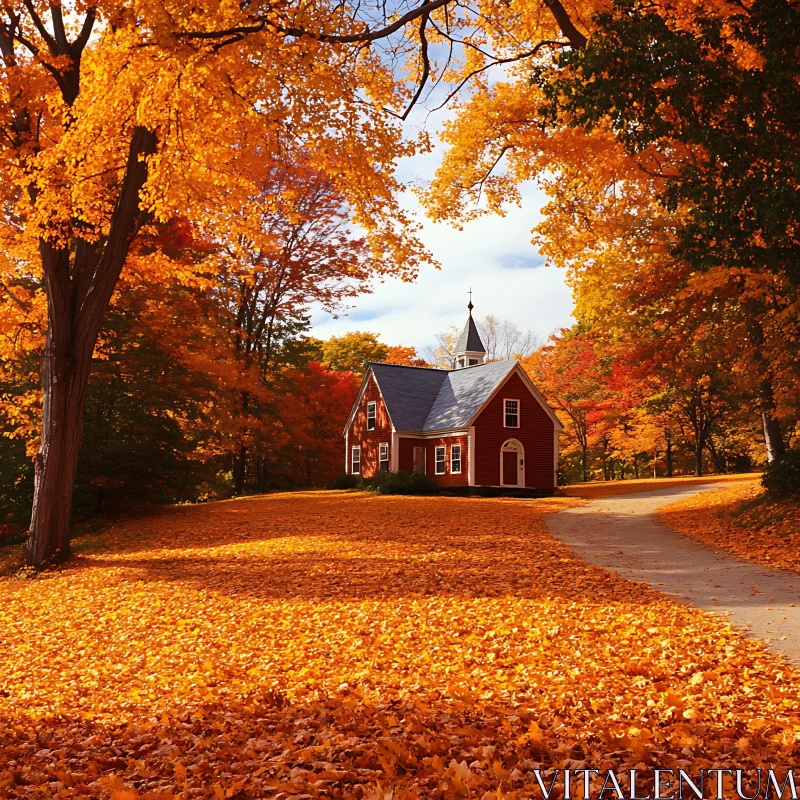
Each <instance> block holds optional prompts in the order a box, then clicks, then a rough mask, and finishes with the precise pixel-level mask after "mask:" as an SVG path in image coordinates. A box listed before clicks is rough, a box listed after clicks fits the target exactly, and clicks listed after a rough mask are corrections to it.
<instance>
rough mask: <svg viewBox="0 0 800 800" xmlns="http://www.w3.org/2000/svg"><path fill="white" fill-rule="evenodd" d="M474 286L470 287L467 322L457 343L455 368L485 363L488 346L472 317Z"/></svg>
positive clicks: (454, 359) (454, 360)
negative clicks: (484, 342) (485, 345)
mask: <svg viewBox="0 0 800 800" xmlns="http://www.w3.org/2000/svg"><path fill="white" fill-rule="evenodd" d="M473 308H475V306H474V305H472V287H470V289H469V303H468V304H467V311H468V313H469V316H468V317H467V324H466V325H465V326H464V330H463V331H461V336H459V337H458V343H457V344H456V351H455V354H454V358H453V369H462V368H463V367H474V366H475V365H477V364H483V362H484V361H485V360H486V348H485V347H484V346H483V342H482V341H481V335H480V334H479V333H478V326H477V325H476V324H475V320H474V319H472V309H473Z"/></svg>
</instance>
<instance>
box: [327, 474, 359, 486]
mask: <svg viewBox="0 0 800 800" xmlns="http://www.w3.org/2000/svg"><path fill="white" fill-rule="evenodd" d="M358 482H359V481H358V475H349V474H348V473H346V472H342V473H341V474H340V475H337V476H336V477H335V478H334V479H333V480H332V481H330V482H329V483H328V488H329V489H357V488H358Z"/></svg>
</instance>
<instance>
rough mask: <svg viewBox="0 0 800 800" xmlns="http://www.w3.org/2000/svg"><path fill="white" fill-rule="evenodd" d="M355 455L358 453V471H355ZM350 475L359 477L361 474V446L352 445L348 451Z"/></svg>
mask: <svg viewBox="0 0 800 800" xmlns="http://www.w3.org/2000/svg"><path fill="white" fill-rule="evenodd" d="M356 453H358V471H356V458H355V456H356ZM350 474H351V475H360V474H361V445H357V444H356V445H353V447H352V448H351V450H350Z"/></svg>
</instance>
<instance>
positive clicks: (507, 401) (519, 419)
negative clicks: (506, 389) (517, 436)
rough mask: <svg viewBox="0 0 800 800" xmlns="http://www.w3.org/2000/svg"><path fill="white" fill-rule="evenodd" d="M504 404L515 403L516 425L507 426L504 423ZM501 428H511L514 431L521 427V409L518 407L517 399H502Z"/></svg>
mask: <svg viewBox="0 0 800 800" xmlns="http://www.w3.org/2000/svg"><path fill="white" fill-rule="evenodd" d="M506 403H516V404H517V424H516V425H509V424H507V422H506ZM503 427H504V428H512V429H514V430H518V429H519V428H521V427H522V408H521V407H520V402H519V399H518V398H515V397H504V398H503Z"/></svg>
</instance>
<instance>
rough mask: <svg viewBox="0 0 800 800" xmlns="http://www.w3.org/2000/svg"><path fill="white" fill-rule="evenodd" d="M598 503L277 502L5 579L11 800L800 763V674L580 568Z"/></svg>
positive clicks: (161, 521)
mask: <svg viewBox="0 0 800 800" xmlns="http://www.w3.org/2000/svg"><path fill="white" fill-rule="evenodd" d="M575 502H579V501H576V500H573V499H564V498H553V499H548V500H539V501H508V500H485V499H469V500H460V499H447V498H435V499H429V498H408V497H404V498H392V497H388V498H387V497H376V496H370V495H364V494H358V493H355V494H348V493H336V494H334V493H325V494H322V493H303V494H290V495H273V496H269V497H253V498H247V499H243V500H237V501H228V502H222V503H217V504H212V505H209V506H205V507H197V506H195V507H184V508H180V507H179V508H172V509H169V510H164V511H161V512H158V513H157V514H154V515H152V516H150V517H145V518H140V519H137V520H131V521H127V522H120V523H117V524H115V525H114V526H113V527H111V528H110V529H109V530H107V531H106V532H103V533H101V534H99V535H94V536H91V537H88V538H86V539H84V540H79V541H78V542H77V543H76V552H77V554H78V555H77V558H76V560H75V562H74V563H73V564H72V565H71V566H69V567H68V568H62V569H60V570H55V571H51V572H48V573H45V575H44V576H43V577H41V578H40V579H38V580H22V579H19V578H18V579H12V580H7V581H5V582H3V583H0V609H2V611H0V616H1V617H2V627H0V644H1V645H2V648H3V653H4V656H5V658H6V659H7V662H6V663H7V664H8V665H9V666H8V668H7V669H6V670H5V672H4V674H3V676H2V686H1V687H0V688H1V689H2V691H0V737H1V740H2V741H0V791H2V792H3V793H4V794H5V795H6V796H9V797H15V798H21V797H37V796H42V795H45V794H49V795H55V794H59V796H61V797H86V796H92V797H99V798H109V797H112V798H113V797H116V798H117V800H122V798H126V799H128V800H130V799H131V798H144V797H149V798H151V799H153V798H162V800H165V799H166V798H173V797H174V798H177V797H183V796H186V797H204V798H215V799H216V798H223V797H240V798H260V797H265V796H272V795H274V796H276V797H280V796H286V797H291V796H296V795H304V796H306V797H308V798H323V797H326V798H384V797H386V796H389V797H392V798H394V800H410V799H411V798H418V799H421V798H434V799H441V800H444V799H445V798H446V799H447V800H451V799H452V798H457V797H467V796H469V797H476V798H485V800H498V799H499V798H500V797H503V798H506V800H511V798H516V799H517V800H522V798H530V797H534V796H536V797H538V796H539V794H538V791H539V790H538V788H536V787H535V784H534V782H533V781H532V778H531V774H530V770H531V769H532V768H534V767H537V766H540V765H541V766H544V767H548V766H551V765H552V766H555V765H560V766H565V765H570V764H571V765H577V764H578V763H579V762H580V763H584V762H588V764H589V765H601V766H602V767H603V768H604V769H605V768H617V769H627V768H628V767H635V766H640V765H643V764H644V765H653V764H657V765H658V766H661V767H663V768H670V767H674V768H677V767H680V766H685V765H686V764H687V763H691V764H692V767H693V768H697V769H699V768H701V767H711V766H712V765H713V766H716V767H729V766H732V765H735V766H737V767H741V768H743V769H745V770H747V769H748V768H753V767H756V766H759V765H761V764H763V763H769V764H776V765H780V764H789V763H793V761H794V760H795V759H796V757H797V754H798V750H797V747H798V745H797V738H796V731H797V730H798V726H800V715H798V711H797V708H796V698H797V695H798V692H799V691H800V675H798V674H797V673H796V671H794V670H792V669H790V668H788V667H786V666H785V665H784V664H783V663H782V662H781V661H779V660H778V659H777V658H776V657H773V656H771V655H769V654H767V652H766V651H765V650H764V649H763V648H762V647H761V646H760V645H759V644H757V643H755V642H752V641H748V640H745V639H743V638H741V637H740V636H739V635H737V634H736V633H734V632H733V631H732V630H731V629H730V628H729V627H728V626H727V625H726V624H725V623H724V622H722V621H720V620H719V619H717V618H714V617H712V616H710V615H707V614H704V613H702V612H698V611H695V610H692V609H690V608H687V607H685V606H682V605H680V604H678V603H675V602H673V601H671V600H668V599H666V598H665V597H663V596H662V595H660V594H659V593H657V592H655V591H651V590H650V589H648V588H646V587H644V586H642V585H640V584H635V583H630V582H626V581H623V580H621V579H620V578H618V577H616V576H613V575H611V574H609V573H608V572H605V571H604V570H602V569H599V568H597V567H594V566H590V565H588V564H586V563H584V562H582V561H580V560H578V559H576V558H575V557H574V556H573V554H572V552H571V551H570V550H569V549H568V548H567V547H565V546H563V545H561V544H560V543H558V542H557V541H555V540H554V539H553V538H551V537H550V536H549V535H548V534H547V533H546V531H545V518H546V516H547V514H548V513H550V512H553V511H557V510H558V509H561V508H565V507H567V506H569V505H571V504H574V503H575ZM56 605H57V607H58V609H59V613H58V614H57V615H54V614H53V613H52V608H53V607H54V606H56ZM33 643H35V646H33ZM34 687H35V688H34ZM745 783H746V784H747V783H748V781H747V780H745ZM598 788H599V787H598V786H593V790H594V791H596V790H597V789H598ZM749 788H750V787H749V785H748V789H749Z"/></svg>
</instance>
